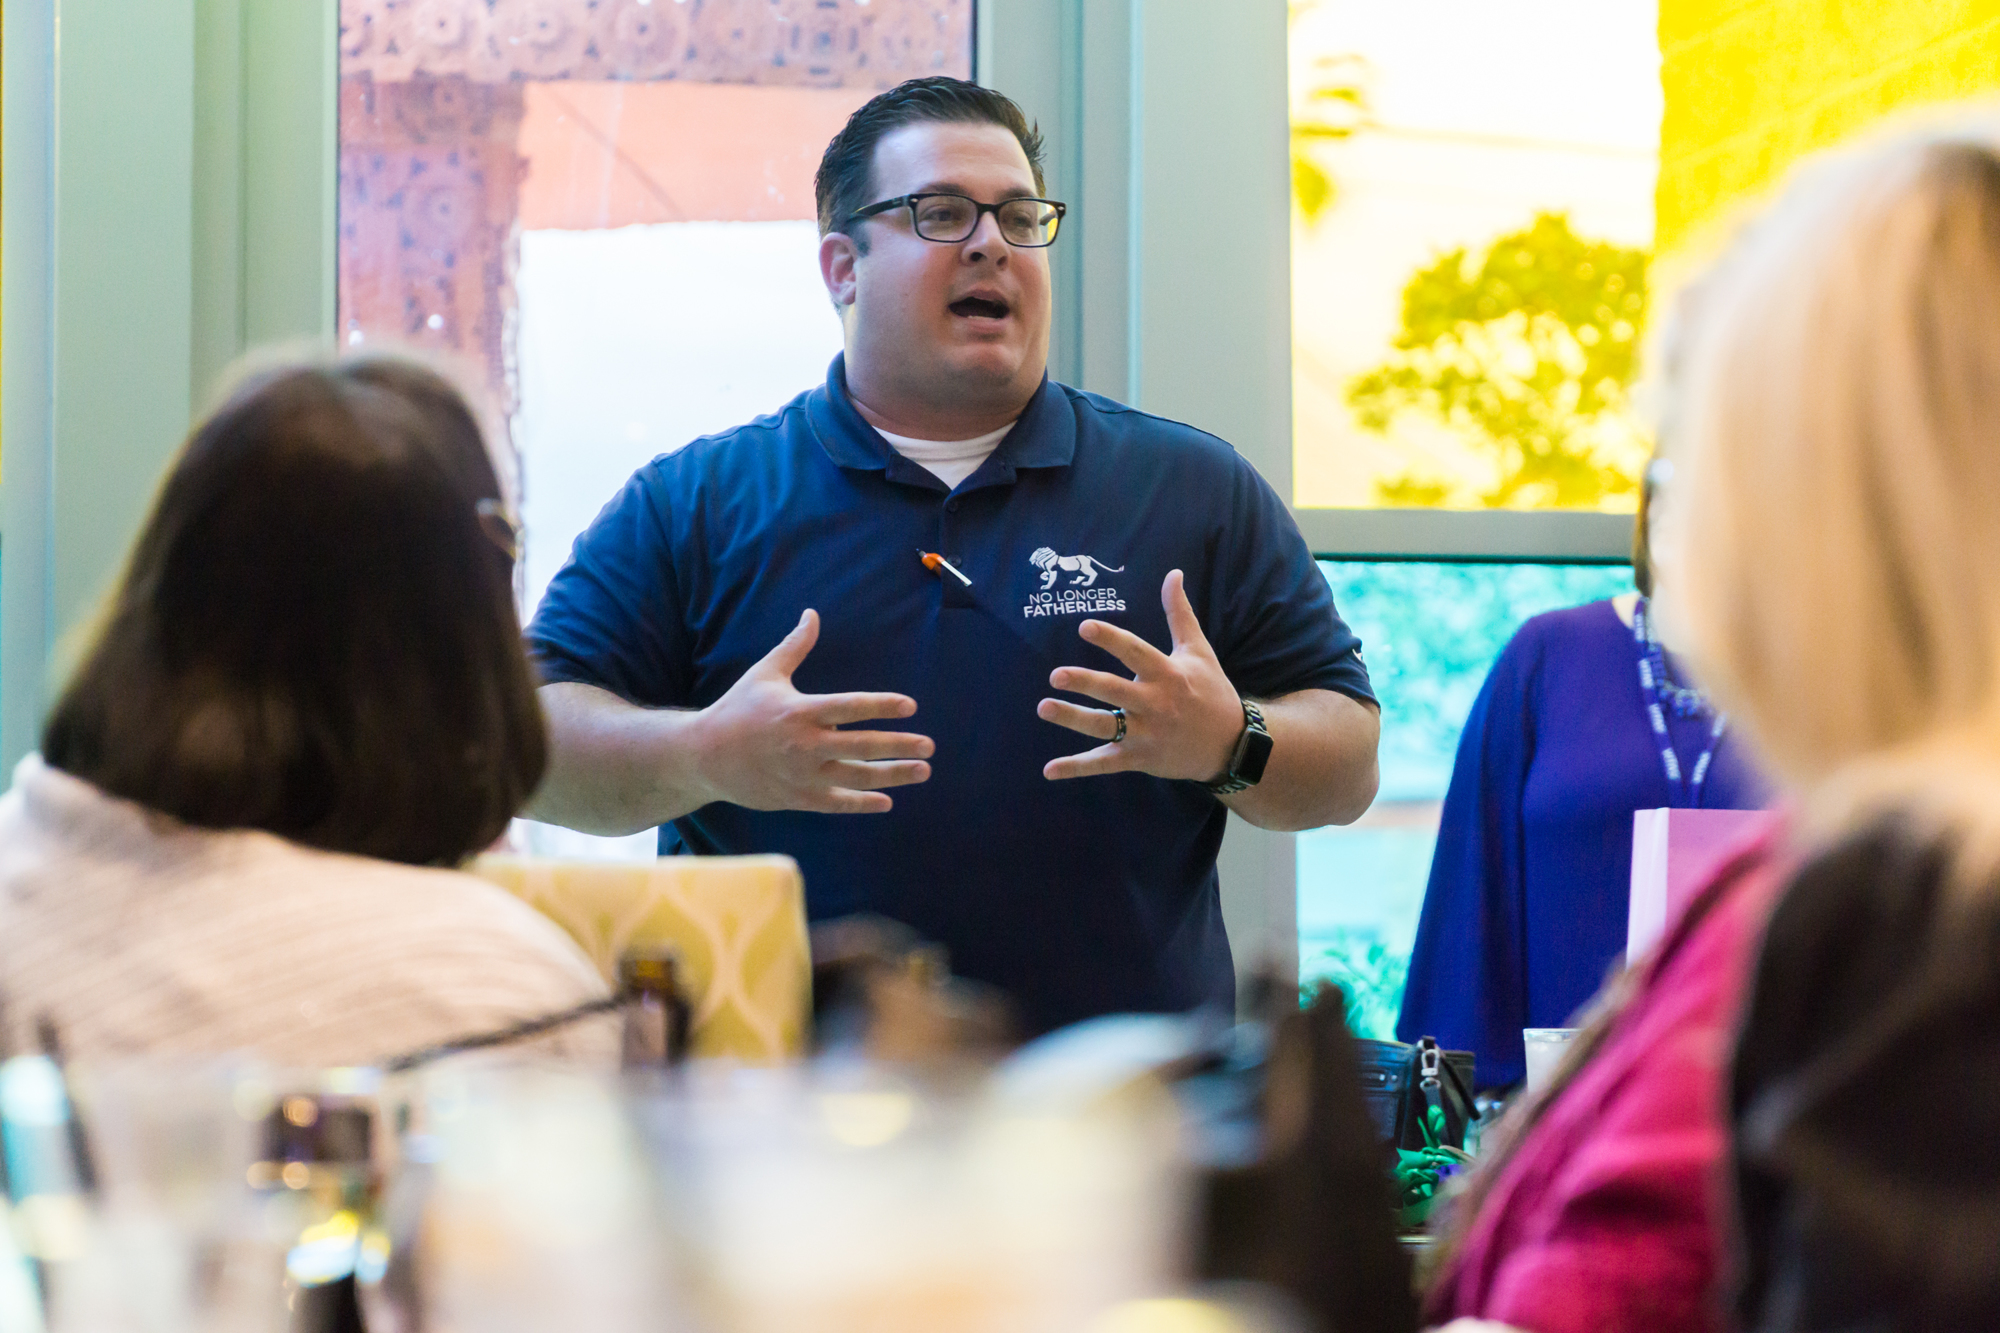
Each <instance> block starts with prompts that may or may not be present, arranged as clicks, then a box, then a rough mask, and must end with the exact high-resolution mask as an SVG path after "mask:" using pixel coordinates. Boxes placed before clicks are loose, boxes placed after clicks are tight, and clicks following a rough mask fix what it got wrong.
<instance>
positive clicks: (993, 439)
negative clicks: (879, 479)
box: [875, 421, 1014, 490]
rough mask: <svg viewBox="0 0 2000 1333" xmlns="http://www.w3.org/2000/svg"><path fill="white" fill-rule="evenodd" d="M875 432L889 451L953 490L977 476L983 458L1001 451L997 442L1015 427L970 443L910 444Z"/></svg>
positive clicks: (1010, 425)
mask: <svg viewBox="0 0 2000 1333" xmlns="http://www.w3.org/2000/svg"><path fill="white" fill-rule="evenodd" d="M875 429H876V433H877V434H879V435H880V436H881V437H882V438H883V439H885V440H887V441H888V442H889V447H890V448H892V449H894V450H895V451H896V452H897V453H899V454H901V455H902V456H903V457H905V458H907V459H909V460H910V461H911V462H912V463H916V464H918V465H919V466H921V467H922V468H923V469H924V470H925V471H927V472H929V473H930V474H931V475H932V476H934V477H936V478H937V479H938V480H939V481H941V482H943V483H944V484H945V485H947V486H950V487H951V488H953V489H954V490H956V489H957V488H958V483H960V482H961V481H964V480H965V479H966V478H967V477H969V476H971V475H972V474H973V473H975V472H977V471H978V470H979V465H980V464H981V463H984V462H985V461H986V456H987V455H988V454H990V453H992V452H993V451H994V450H995V449H997V448H999V447H1000V441H1001V440H1003V439H1004V438H1006V435H1007V432H1008V431H1010V430H1012V429H1014V423H1013V422H1011V421H1010V422H1008V423H1007V424H1006V425H1004V426H1002V427H1001V428H1000V429H999V430H990V431H987V432H986V433H985V434H984V435H976V436H974V437H973V438H971V439H969V440H913V439H911V438H910V437H909V436H907V435H891V434H890V433H889V432H888V431H886V430H883V429H882V428H881V427H880V426H877V427H876V428H875Z"/></svg>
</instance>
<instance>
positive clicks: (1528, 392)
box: [1347, 213, 1647, 508]
mask: <svg viewBox="0 0 2000 1333" xmlns="http://www.w3.org/2000/svg"><path fill="white" fill-rule="evenodd" d="M1646 300H1647V290H1646V253H1645V252H1644V251H1643V250H1637V249H1633V248H1631V247H1629V246H1622V245H1617V244H1614V243H1612V242H1609V241H1591V240H1586V239H1584V238H1583V237H1580V236H1578V235H1577V234H1576V232H1575V231H1573V230H1572V229H1571V228H1570V225H1569V219H1568V217H1567V216H1566V215H1564V214H1561V213H1541V214H1538V215H1537V216H1536V217H1535V220H1534V222H1533V223H1531V224H1530V225H1529V226H1528V227H1526V228H1525V229H1523V230H1521V231H1516V232H1511V233H1509V234H1507V235H1505V236H1502V237H1500V238H1499V239H1498V240H1496V241H1494V242H1493V243H1492V245H1490V246H1489V247H1488V248H1487V249H1486V251H1485V253H1484V254H1482V255H1480V256H1478V257H1477V258H1476V259H1475V258H1473V257H1472V255H1471V254H1470V253H1469V252H1468V251H1467V250H1466V249H1465V248H1463V247H1461V248H1459V249H1456V250H1453V251H1451V252H1449V253H1447V254H1445V255H1442V256H1440V257H1439V258H1438V259H1437V261H1436V262H1434V263H1433V264H1432V265H1431V266H1430V267H1428V268H1426V269H1423V270H1421V271H1420V272H1418V273H1417V275H1416V276H1415V277H1413V278H1411V279H1410V282H1409V285H1408V286H1407V287H1405V288H1404V290H1403V319H1402V327H1401V329H1400V331H1399V332H1398V333H1397V335H1396V338H1395V340H1394V343H1393V344H1392V345H1393V347H1394V349H1395V351H1394V353H1393V354H1392V355H1391V356H1390V358H1389V359H1388V360H1387V361H1385V362H1383V363H1382V364H1381V365H1380V366H1377V367H1376V368H1375V369H1373V370H1371V371H1368V372H1367V373H1366V374H1363V375H1361V376H1359V377H1357V378H1356V379H1355V380H1354V381H1353V382H1352V383H1350V384H1349V386H1348V390H1347V401H1348V404H1349V406H1350V407H1352V408H1353V410H1354V413H1355V416H1356V418H1357V419H1358V420H1359V421H1360V422H1361V424H1362V425H1363V426H1364V427H1366V428H1367V429H1368V430H1371V431H1374V432H1377V433H1379V434H1387V433H1388V432H1389V431H1390V430H1391V428H1392V427H1393V425H1394V423H1395V421H1396V419H1397V418H1398V417H1399V416H1401V415H1402V414H1403V413H1406V412H1415V413H1419V414H1421V415H1423V416H1427V417H1429V418H1431V419H1432V420H1435V421H1438V422H1441V423H1442V424H1444V425H1446V426H1448V427H1450V428H1451V429H1453V430H1454V431H1457V432H1459V433H1460V434H1461V435H1464V436H1466V437H1467V438H1469V439H1471V440H1472V441H1474V442H1475V443H1476V444H1478V445H1479V447H1480V448H1481V449H1482V450H1484V451H1485V452H1488V453H1489V454H1491V455H1492V457H1493V459H1494V461H1495V463H1496V464H1497V480H1496V481H1495V482H1494V484H1493V485H1492V486H1490V487H1489V488H1487V489H1486V490H1484V491H1480V492H1478V493H1477V495H1476V497H1475V498H1476V499H1477V500H1478V501H1479V502H1480V503H1482V504H1486V505H1489V506H1496V507H1498V506H1535V507H1558V508H1588V507H1593V506H1596V505H1599V504H1601V503H1602V502H1603V501H1604V500H1606V499H1607V498H1609V497H1614V496H1619V495H1627V494H1633V493H1635V492H1636V490H1637V486H1638V469H1639V464H1640V461H1641V460H1642V458H1643V455H1644V452H1645V447H1644V443H1643V441H1642V440H1640V438H1639V433H1638V431H1637V428H1636V427H1635V425H1634V424H1633V423H1632V420H1631V417H1630V414H1629V411H1628V402H1627V391H1628V389H1629V388H1630V385H1631V383H1632V379H1633V377H1634V375H1635V374H1636V373H1637V370H1638V348H1639V333H1640V330H1641V328H1642V327H1643V326H1644V324H1645V320H1646ZM1455 490H1456V488H1455V487H1454V485H1453V483H1452V482H1451V481H1450V480H1449V479H1446V478H1442V477H1435V476H1423V475H1419V474H1414V473H1413V474H1407V475H1404V476H1401V477H1396V478H1392V479H1388V480H1384V481H1380V482H1377V483H1376V498H1377V499H1378V500H1379V501H1380V502H1381V503H1383V504H1389V505H1441V504H1446V503H1450V502H1451V501H1453V500H1454V499H1456V498H1458V497H1457V496H1456V495H1455Z"/></svg>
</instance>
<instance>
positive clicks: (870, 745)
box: [693, 611, 936, 815]
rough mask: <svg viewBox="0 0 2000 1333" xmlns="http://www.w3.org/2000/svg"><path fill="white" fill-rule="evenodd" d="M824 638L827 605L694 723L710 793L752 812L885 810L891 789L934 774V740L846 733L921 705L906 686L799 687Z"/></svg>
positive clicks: (806, 618)
mask: <svg viewBox="0 0 2000 1333" xmlns="http://www.w3.org/2000/svg"><path fill="white" fill-rule="evenodd" d="M817 642H819V613H818V612H816V611H807V612H806V613H805V614H804V615H803V616H800V617H799V623H798V625H797V626H796V627H794V628H793V630H792V632H791V633H790V634H787V635H786V636H785V637H784V638H783V639H781V640H779V641H778V646H777V647H775V648H773V649H772V650H771V651H770V652H769V653H768V654H766V655H765V657H764V659H763V660H762V661H760V662H758V663H757V665H755V666H753V667H751V668H750V669H749V670H748V671H746V672H744V673H743V675H742V677H741V678H740V679H739V680H738V681H737V682H736V683H735V684H734V685H732V686H730V687H729V691H728V693H726V694H724V695H723V696H722V697H721V698H720V699H717V700H716V701H715V702H714V703H712V704H710V705H709V706H708V707H707V708H704V709H702V710H701V712H700V713H699V714H697V715H696V720H695V721H694V724H693V729H694V731H695V741H696V750H697V755H698V758H697V760H696V771H697V773H698V775H699V777H700V780H701V783H702V786H703V787H704V788H705V789H706V790H707V791H708V793H709V794H710V799H711V800H717V801H728V802H730V803H731V804H733V805H740V806H743V807H745V808H746V809H751V810H814V811H820V812H823V813H826V814H848V815H853V814H880V813H882V812H883V811H886V810H888V809H889V808H890V806H891V805H892V804H893V802H891V801H890V799H889V797H888V796H887V795H886V794H885V793H884V792H883V790H882V789H883V788H884V787H901V786H906V785H908V784H910V783H913V782H924V781H927V780H928V779H929V778H930V775H931V766H930V765H929V764H928V763H926V762H925V760H927V759H929V758H930V757H931V754H932V752H933V751H934V750H935V749H936V746H935V745H933V744H932V742H931V739H930V737H928V736H919V735H916V734H915V733H913V732H906V731H841V730H839V728H840V727H842V726H844V725H846V724H848V723H852V722H867V721H872V720H875V719H880V718H904V717H909V716H911V715H912V714H914V713H915V712H916V711H917V703H916V700H914V699H912V698H910V697H909V696H907V695H902V694H860V693H855V694H801V693H799V691H798V690H797V689H796V688H795V687H794V686H793V685H792V673H793V672H794V671H797V670H798V669H799V664H800V663H802V662H804V661H805V660H806V655H807V654H808V653H810V652H812V650H813V645H814V644H815V643H817Z"/></svg>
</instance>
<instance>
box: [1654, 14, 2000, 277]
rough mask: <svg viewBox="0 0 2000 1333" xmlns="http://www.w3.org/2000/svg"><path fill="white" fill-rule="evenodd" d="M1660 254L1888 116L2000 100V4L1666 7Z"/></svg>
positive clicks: (1662, 32)
mask: <svg viewBox="0 0 2000 1333" xmlns="http://www.w3.org/2000/svg"><path fill="white" fill-rule="evenodd" d="M1660 55H1661V70H1660V77H1661V81H1662V83H1663V84H1664V85H1665V89H1666V114H1665V117H1664V119H1663V121H1662V122H1661V126H1660V182H1659V195H1658V222H1657V227H1658V230H1657V233H1656V234H1657V241H1656V244H1657V246H1658V248H1659V249H1660V250H1662V251H1671V250H1673V249H1674V248H1675V247H1677V246H1679V245H1680V244H1682V243H1683V242H1685V241H1687V240H1688V239H1690V238H1691V237H1693V236H1694V235H1695V234H1696V233H1698V232H1699V231H1700V230H1701V228H1702V227H1703V226H1704V225H1706V224H1709V223H1711V222H1714V221H1716V220H1717V219H1719V218H1720V217H1722V216H1723V215H1724V214H1726V212H1727V211H1728V210H1729V209H1730V207H1731V206H1732V205H1734V204H1736V203H1737V202H1739V201H1740V200H1742V199H1743V198H1744V197H1745V196H1748V195H1754V194H1756V193H1758V192H1760V191H1761V190H1763V189H1764V188H1766V187H1767V186H1769V185H1770V184H1771V183H1772V182H1774V181H1775V180H1777V179H1778V178H1779V177H1781V176H1782V175H1783V174H1784V171H1785V169H1786V168H1787V167H1788V166H1789V165H1790V164H1791V163H1792V162H1793V160H1795V159H1796V158H1798V157H1800V156H1802V155H1804V154H1806V153H1809V152H1811V151H1812V150H1814V149H1816V148H1821V147H1824V146H1825V145H1827V144H1830V143H1834V142H1836V141H1838V140H1840V139H1843V138H1845V137H1847V136H1848V135H1849V134H1850V133H1852V132H1853V131H1855V130H1856V129H1859V128H1861V127H1863V126H1865V125H1867V124H1868V123H1869V122H1871V121H1874V120H1876V119H1877V118H1879V117H1880V116H1882V115H1883V114H1884V113H1886V112H1889V111H1893V110H1896V109H1898V108H1901V107H1906V106H1917V105H1922V104H1925V103H1931V102H1940V101H1948V100H1951V99H1954V98H1961V97H1966V96H1971V95H1975V94H1979V93H1985V92H1990V91H1993V90H1996V89H2000V0H1660Z"/></svg>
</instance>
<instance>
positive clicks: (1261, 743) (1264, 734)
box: [1201, 699, 1271, 796]
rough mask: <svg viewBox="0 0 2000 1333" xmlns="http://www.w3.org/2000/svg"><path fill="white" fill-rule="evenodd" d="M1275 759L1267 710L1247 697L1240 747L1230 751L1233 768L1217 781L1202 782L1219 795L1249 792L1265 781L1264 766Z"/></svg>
mask: <svg viewBox="0 0 2000 1333" xmlns="http://www.w3.org/2000/svg"><path fill="white" fill-rule="evenodd" d="M1270 758H1271V733H1270V731H1269V730H1268V729H1267V728H1266V727H1265V726H1264V710H1263V709H1261V708H1259V707H1257V705H1256V704H1253V703H1251V702H1250V701H1249V700H1248V699H1245V700H1243V734H1242V735H1241V736H1238V737H1237V738H1236V748H1235V750H1233V751H1232V752H1231V753H1230V756H1229V767H1228V768H1227V769H1224V770H1223V773H1222V776H1221V777H1219V778H1217V779H1215V780H1214V781H1213V782H1204V783H1202V784H1201V785H1202V788H1203V790H1205V791H1208V792H1210V793H1212V794H1213V795H1216V796H1232V795H1234V794H1235V793H1237V792H1239V791H1248V790H1250V788H1252V787H1254V786H1256V785H1257V784H1258V782H1260V781H1262V780H1263V777H1264V765H1265V764H1266V763H1268V762H1269V761H1270Z"/></svg>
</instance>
